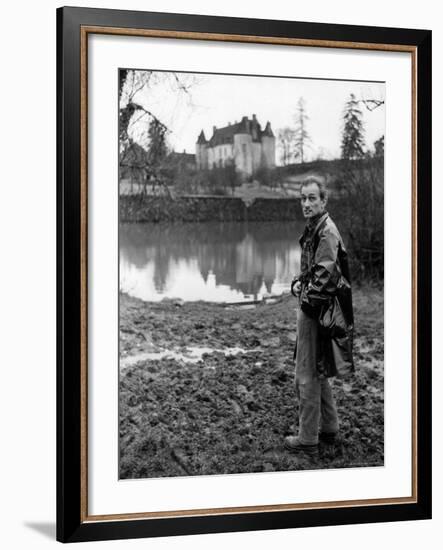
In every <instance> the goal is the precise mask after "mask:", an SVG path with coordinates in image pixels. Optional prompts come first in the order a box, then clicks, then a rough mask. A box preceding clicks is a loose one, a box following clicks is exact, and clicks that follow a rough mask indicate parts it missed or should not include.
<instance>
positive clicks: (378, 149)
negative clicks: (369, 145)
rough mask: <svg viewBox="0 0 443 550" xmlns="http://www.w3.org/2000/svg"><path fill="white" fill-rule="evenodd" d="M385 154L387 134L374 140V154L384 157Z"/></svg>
mask: <svg viewBox="0 0 443 550" xmlns="http://www.w3.org/2000/svg"><path fill="white" fill-rule="evenodd" d="M384 154H385V136H381V138H379V139H377V140H376V141H374V155H375V156H376V157H382V156H383V155H384Z"/></svg>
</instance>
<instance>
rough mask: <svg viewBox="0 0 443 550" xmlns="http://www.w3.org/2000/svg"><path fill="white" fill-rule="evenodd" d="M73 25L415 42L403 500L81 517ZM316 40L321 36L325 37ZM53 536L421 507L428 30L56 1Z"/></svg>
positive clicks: (200, 529)
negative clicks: (409, 389) (411, 366)
mask: <svg viewBox="0 0 443 550" xmlns="http://www.w3.org/2000/svg"><path fill="white" fill-rule="evenodd" d="M81 26H98V27H118V28H128V29H154V30H168V31H181V32H203V33H218V34H226V35H234V34H235V35H249V36H251V35H252V36H257V37H281V38H298V39H305V40H321V41H338V42H349V43H364V44H383V45H391V46H392V45H407V46H413V47H415V48H416V74H417V79H416V129H417V131H416V135H415V139H416V147H417V149H416V150H417V160H416V177H417V188H416V189H417V191H416V197H415V200H416V214H417V247H416V257H415V260H416V266H417V272H416V274H417V279H416V292H415V301H416V307H417V316H416V325H417V327H416V328H417V330H416V334H417V341H416V351H417V365H418V368H417V379H416V407H417V417H416V418H417V445H416V449H417V455H416V461H417V477H416V482H417V497H416V502H413V503H393V504H380V505H375V506H374V505H370V506H364V505H360V506H347V507H339V506H336V507H329V508H321V509H298V510H281V511H259V512H251V513H229V514H226V513H225V514H215V515H200V516H199V515H196V516H189V517H166V518H151V519H137V520H131V519H129V520H115V521H113V520H111V521H94V522H88V521H84V520H83V519H82V516H81V513H80V509H81V502H80V501H81V494H80V476H81V453H82V448H81V447H82V445H81V434H80V431H81V429H80V415H81V377H80V361H81V338H82V336H81V334H82V333H81V318H80V317H81V315H80V309H81V308H80V300H81V241H80V228H81V227H80V226H81V190H80V179H81V173H80V155H81V143H80V142H81V121H80V103H81V97H80V95H81V92H80V68H81V67H80V28H81ZM325 45H326V44H325ZM57 119H58V120H57V539H58V540H59V541H63V542H75V541H87V540H103V539H121V538H135V537H156V536H171V535H183V534H196V533H217V532H229V531H247V530H262V529H280V528H290V527H302V526H317V525H336V524H351V523H370V522H382V521H383V522H385V521H400V520H413V519H427V518H430V517H431V369H430V365H431V31H426V30H410V29H394V28H378V27H363V26H346V25H329V24H327V25H326V24H320V23H299V22H290V21H270V20H259V19H239V18H227V17H208V16H199V15H182V14H172V13H171V14H169V13H168V14H166V13H147V12H133V11H120V10H105V9H91V8H59V9H58V10H57Z"/></svg>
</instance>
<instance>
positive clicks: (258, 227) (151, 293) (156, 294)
mask: <svg viewBox="0 0 443 550" xmlns="http://www.w3.org/2000/svg"><path fill="white" fill-rule="evenodd" d="M301 230H302V225H301V224H300V223H297V222H284V223H275V222H262V223H235V222H230V223H218V222H217V223H216V222H211V223H196V224H161V225H160V224H122V225H121V226H120V288H121V290H122V291H124V292H127V293H129V294H130V295H132V296H136V297H138V298H141V299H142V300H147V301H158V300H161V299H162V298H165V297H167V298H181V299H183V300H205V301H212V302H225V301H226V302H236V301H238V302H240V301H243V300H250V299H260V298H261V297H262V296H264V295H268V294H280V293H281V292H283V291H285V290H287V289H289V284H290V281H291V279H292V277H293V275H294V273H296V272H298V268H299V261H300V249H299V244H298V237H299V235H300V233H301Z"/></svg>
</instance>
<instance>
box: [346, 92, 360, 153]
mask: <svg viewBox="0 0 443 550" xmlns="http://www.w3.org/2000/svg"><path fill="white" fill-rule="evenodd" d="M343 121H344V125H343V136H342V141H341V156H342V158H343V159H346V160H353V159H359V158H363V157H364V154H365V153H364V147H365V141H364V127H363V114H362V112H361V110H360V109H359V107H358V101H357V99H356V98H355V95H354V94H351V95H350V96H349V100H348V101H347V102H346V105H345V110H344V114H343Z"/></svg>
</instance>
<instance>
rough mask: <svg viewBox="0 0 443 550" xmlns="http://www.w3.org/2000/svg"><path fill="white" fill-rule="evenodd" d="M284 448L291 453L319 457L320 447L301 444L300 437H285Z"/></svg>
mask: <svg viewBox="0 0 443 550" xmlns="http://www.w3.org/2000/svg"><path fill="white" fill-rule="evenodd" d="M284 446H285V449H286V450H288V451H291V453H299V452H302V453H306V454H307V455H309V456H317V455H318V445H306V444H305V443H301V442H300V440H299V438H298V436H295V435H289V436H288V437H285V441H284Z"/></svg>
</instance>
